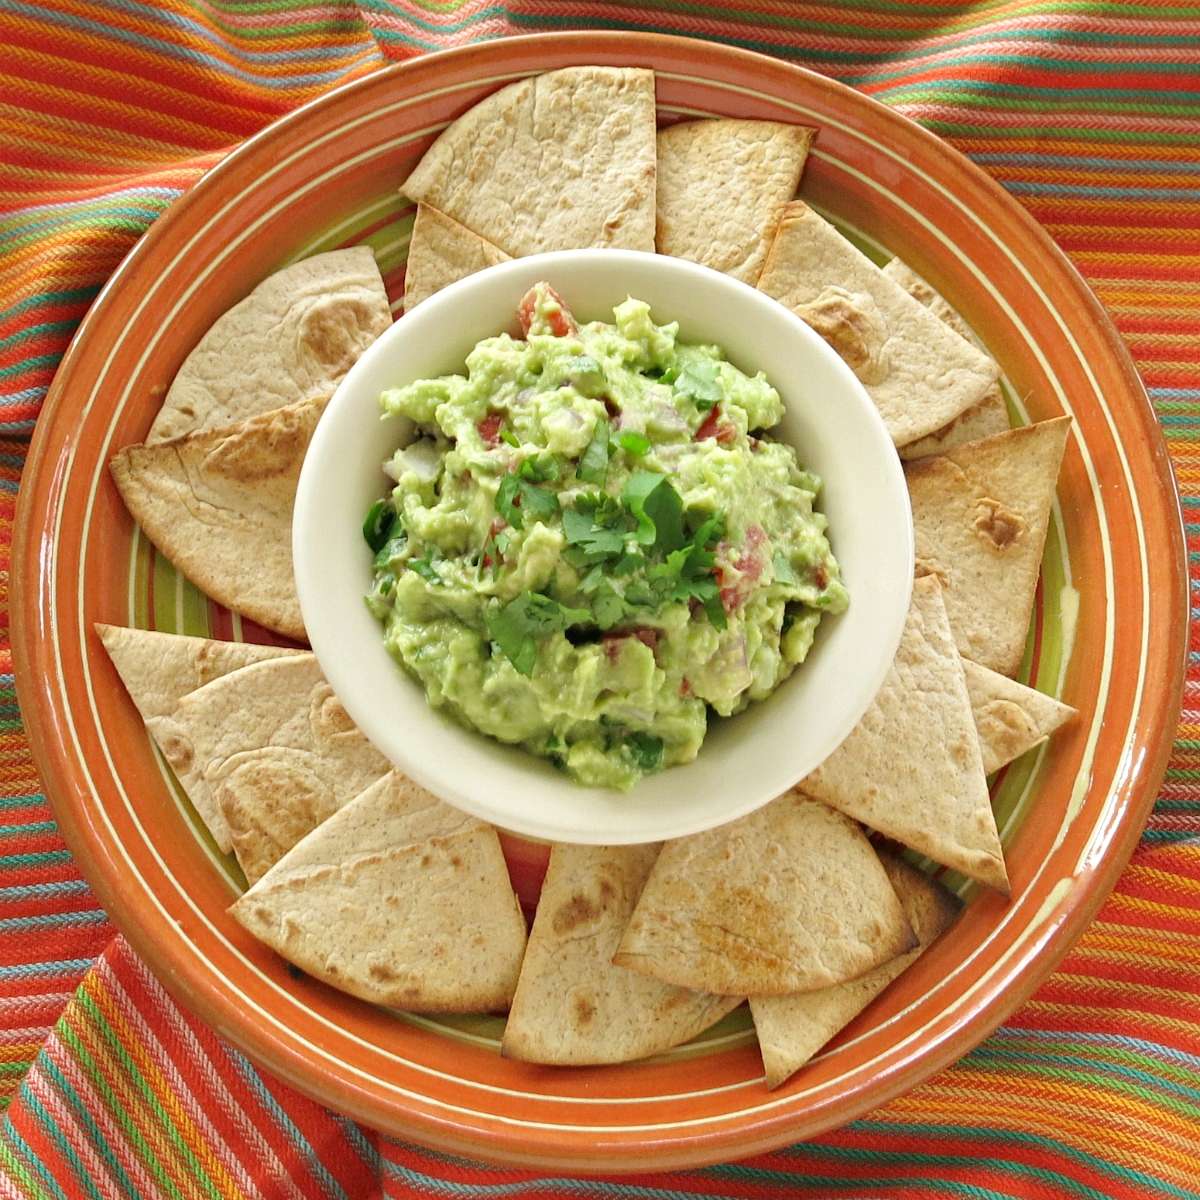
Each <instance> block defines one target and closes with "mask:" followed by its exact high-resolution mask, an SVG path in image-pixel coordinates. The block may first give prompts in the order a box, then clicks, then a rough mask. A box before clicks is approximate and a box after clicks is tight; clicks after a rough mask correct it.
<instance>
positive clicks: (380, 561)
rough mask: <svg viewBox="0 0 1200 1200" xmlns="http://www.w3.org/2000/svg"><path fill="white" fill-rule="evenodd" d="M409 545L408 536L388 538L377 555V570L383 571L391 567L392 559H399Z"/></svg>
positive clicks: (402, 534)
mask: <svg viewBox="0 0 1200 1200" xmlns="http://www.w3.org/2000/svg"><path fill="white" fill-rule="evenodd" d="M407 545H408V535H407V534H405V533H401V534H400V535H399V536H398V537H393V538H388V540H387V541H386V542H384V544H383V547H382V549H380V551H379V552H378V553H377V554H376V555H375V569H376V570H381V569H383V568H385V567H389V566H391V563H392V559H394V558H399V557H400V555H401V554H403V553H404V548H405V546H407Z"/></svg>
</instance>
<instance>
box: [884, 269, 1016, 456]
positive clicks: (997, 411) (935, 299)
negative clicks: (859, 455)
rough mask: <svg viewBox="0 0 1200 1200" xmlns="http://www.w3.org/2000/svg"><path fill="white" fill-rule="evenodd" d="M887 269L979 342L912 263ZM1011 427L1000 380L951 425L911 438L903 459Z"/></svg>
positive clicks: (937, 314)
mask: <svg viewBox="0 0 1200 1200" xmlns="http://www.w3.org/2000/svg"><path fill="white" fill-rule="evenodd" d="M883 273H884V274H885V275H886V276H888V278H889V279H894V280H895V281H896V282H897V283H898V284H899V285H900V286H901V287H902V288H903V289H904V290H905V291H906V292H907V293H908V294H909V295H910V296H911V297H912V298H913V299H914V300H919V301H920V302H921V303H922V304H923V305H925V307H926V308H927V309H929V311H930V312H931V313H933V315H934V316H935V317H937V319H938V320H939V321H944V322H945V323H946V324H947V325H949V326H950V328H951V329H953V330H954V332H955V333H957V334H958V335H959V336H960V337H964V338H966V339H967V341H968V342H971V343H972V344H974V345H977V346H978V345H979V339H978V338H977V337H976V336H975V334H974V332H973V331H972V329H971V327H970V325H968V324H967V323H966V321H964V320H963V318H962V317H961V316H960V315H959V313H958V312H957V311H956V310H955V309H953V308H951V307H950V305H949V304H948V303H947V302H946V300H945V298H944V297H943V296H942V295H941V294H940V293H938V292H936V291H934V289H933V288H932V287H930V286H929V284H928V283H926V282H925V280H924V279H922V278H921V276H920V275H918V274H917V273H916V271H914V270H913V269H912V268H911V267H909V266H907V265H906V264H904V263H902V262H901V261H900V260H899V259H898V258H893V259H892V261H891V262H890V263H888V264H887V266H885V267H884V268H883ZM980 349H981V350H983V351H984V353H985V354H986V353H987V351H986V350H985V349H984V348H983V347H982V346H980ZM1008 428H1009V422H1008V406H1007V405H1006V404H1005V403H1004V394H1003V392H1001V391H1000V384H999V383H993V384H992V386H991V387H990V388H988V390H987V393H986V394H985V395H984V397H983V399H982V400H980V401H979V403H978V404H975V405H972V406H971V407H970V408H968V409H967V410H966V412H964V413H962V414H961V415H960V416H957V417H955V418H954V420H953V421H951V422H950V424H949V425H946V426H944V427H943V428H941V429H939V430H938V431H937V432H936V433H931V434H930V435H929V436H928V437H923V438H921V439H920V440H919V441H916V442H910V443H909V444H908V445H907V446H905V447H904V448H903V449H902V450H901V451H900V457H901V458H903V459H906V460H907V459H912V458H924V457H925V456H926V455H929V454H942V453H943V452H945V451H946V450H949V449H950V448H951V447H952V446H961V445H962V444H963V442H974V441H976V440H978V439H979V438H985V437H991V436H992V435H993V434H995V433H1003V432H1004V431H1005V430H1006V429H1008Z"/></svg>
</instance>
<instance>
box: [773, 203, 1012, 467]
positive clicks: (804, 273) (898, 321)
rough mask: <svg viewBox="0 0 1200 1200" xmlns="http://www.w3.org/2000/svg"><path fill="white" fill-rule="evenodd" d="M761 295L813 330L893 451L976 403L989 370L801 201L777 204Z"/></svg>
mask: <svg viewBox="0 0 1200 1200" xmlns="http://www.w3.org/2000/svg"><path fill="white" fill-rule="evenodd" d="M758 286H759V289H760V290H761V291H764V292H766V293H767V294H768V295H769V296H772V297H774V299H776V300H778V301H779V302H780V303H781V304H783V305H785V306H786V307H787V308H790V309H791V310H792V311H793V312H794V313H796V314H797V316H799V317H801V318H802V319H803V320H804V321H805V322H806V323H807V324H808V325H810V326H811V327H812V328H813V329H815V330H816V331H817V333H819V334H820V335H821V336H822V337H823V338H824V339H825V340H826V341H827V342H828V343H829V344H830V345H831V346H832V347H833V348H834V350H836V351H837V353H838V354H839V355H840V356H841V358H842V360H843V361H844V362H845V363H846V364H847V365H848V366H849V367H850V368H851V370H853V371H854V373H855V374H856V375H857V376H858V378H859V379H860V380H861V381H862V384H863V386H864V387H865V388H866V390H867V392H868V393H869V394H870V397H871V399H872V400H874V401H875V405H876V407H877V408H878V409H879V411H880V413H881V414H882V416H883V419H884V422H885V424H886V425H887V427H888V432H889V433H890V434H891V435H892V440H893V441H894V442H895V443H896V445H897V446H904V445H907V444H908V443H909V442H915V441H916V440H917V439H918V438H922V437H925V435H926V434H930V433H933V432H934V431H935V430H938V429H941V428H942V427H943V426H945V425H946V424H948V423H949V422H950V421H953V420H954V418H955V417H957V416H958V415H959V413H962V412H965V411H966V410H967V409H968V408H970V407H971V406H972V405H974V404H977V403H978V402H979V401H980V400H982V399H983V397H984V395H985V394H986V393H987V390H988V388H990V387H991V386H992V384H993V383H995V382H996V377H997V374H998V369H997V367H996V364H995V363H994V362H992V360H991V359H990V358H988V356H987V355H986V354H984V353H983V352H982V351H981V350H979V349H977V348H976V347H975V346H973V345H971V343H970V342H968V341H966V340H965V339H963V338H961V337H959V336H958V334H956V333H955V332H954V331H953V330H951V329H949V328H947V327H946V325H944V324H943V323H942V322H941V321H939V320H938V319H937V317H935V316H934V315H933V313H931V312H930V311H929V310H928V309H926V308H925V307H924V305H922V304H920V303H919V302H918V301H916V300H914V299H913V298H912V297H911V296H910V295H908V293H907V292H905V290H904V289H903V288H902V287H900V285H899V284H897V283H896V282H895V281H894V280H892V279H890V278H888V276H887V275H885V274H884V273H883V271H881V270H880V269H879V268H878V267H877V266H876V265H875V264H874V263H873V262H871V260H870V259H869V258H867V256H866V255H865V254H863V253H862V252H861V251H860V250H858V249H857V248H856V247H855V246H854V245H852V244H851V243H850V242H849V241H848V240H847V239H846V238H844V237H842V235H841V234H840V233H838V231H837V230H836V229H835V228H834V227H833V226H832V225H831V224H829V222H828V221H826V220H824V219H823V218H821V217H819V216H818V215H817V214H816V213H815V212H813V210H812V209H811V208H809V207H808V205H806V204H804V203H803V202H802V201H799V200H795V201H792V202H791V203H790V204H788V205H786V206H785V208H784V212H783V219H782V220H781V221H780V223H779V229H778V231H777V232H776V234H775V240H774V241H773V242H772V243H771V249H770V251H769V252H768V254H767V261H766V265H765V266H764V267H763V272H762V277H761V278H760V279H759V281H758Z"/></svg>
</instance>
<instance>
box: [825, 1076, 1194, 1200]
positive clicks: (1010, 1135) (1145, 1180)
mask: <svg viewBox="0 0 1200 1200" xmlns="http://www.w3.org/2000/svg"><path fill="white" fill-rule="evenodd" d="M970 1057H971V1056H970V1055H968V1059H970ZM851 1128H853V1129H858V1130H862V1131H863V1132H865V1133H880V1134H882V1133H895V1131H896V1127H895V1125H892V1124H890V1123H888V1122H887V1121H871V1120H862V1121H855V1122H854V1124H853V1125H852V1126H851ZM906 1131H907V1132H909V1133H918V1134H925V1135H927V1136H930V1137H937V1136H946V1137H955V1138H961V1139H963V1140H964V1141H970V1142H981V1141H982V1142H987V1141H997V1142H1003V1143H1005V1144H1007V1145H1012V1146H1037V1147H1038V1148H1040V1149H1043V1150H1046V1151H1048V1152H1049V1153H1051V1154H1054V1155H1058V1156H1059V1157H1061V1158H1068V1159H1071V1160H1072V1161H1074V1162H1077V1163H1079V1164H1081V1165H1082V1166H1086V1167H1088V1168H1089V1169H1091V1170H1092V1171H1095V1172H1096V1174H1098V1175H1109V1176H1112V1177H1114V1178H1116V1179H1120V1180H1122V1181H1123V1182H1126V1183H1135V1184H1138V1185H1139V1186H1140V1187H1147V1186H1149V1187H1151V1188H1158V1189H1160V1190H1162V1191H1164V1192H1165V1193H1166V1194H1167V1195H1170V1196H1174V1197H1178V1200H1197V1198H1196V1194H1195V1193H1194V1192H1185V1191H1184V1190H1183V1189H1182V1188H1178V1187H1176V1186H1175V1185H1174V1184H1173V1183H1168V1182H1167V1181H1166V1180H1164V1179H1154V1178H1152V1177H1151V1176H1149V1175H1147V1174H1146V1173H1145V1172H1144V1171H1135V1170H1133V1169H1132V1168H1129V1167H1123V1166H1120V1165H1119V1164H1117V1163H1111V1162H1107V1161H1105V1160H1104V1159H1102V1158H1097V1157H1096V1156H1095V1155H1094V1154H1088V1153H1086V1152H1085V1151H1083V1150H1076V1149H1075V1148H1074V1147H1072V1146H1068V1145H1067V1144H1066V1143H1064V1142H1061V1141H1058V1140H1057V1139H1054V1138H1047V1137H1042V1136H1040V1135H1039V1134H1035V1133H1016V1132H1014V1131H1013V1130H1008V1129H977V1128H974V1127H972V1126H970V1125H950V1124H946V1123H944V1122H936V1123H928V1122H922V1123H920V1124H915V1125H908V1126H906ZM822 1150H824V1151H825V1152H828V1151H829V1148H828V1147H822ZM872 1153H873V1155H874V1156H875V1157H879V1158H885V1159H887V1160H888V1161H894V1162H906V1163H914V1164H915V1163H922V1162H929V1163H933V1164H938V1165H940V1163H941V1158H942V1156H940V1155H936V1154H930V1155H926V1154H908V1153H903V1152H896V1153H892V1152H889V1151H882V1150H881V1151H873V1152H872ZM948 1157H950V1158H954V1157H957V1156H948ZM964 1161H965V1162H966V1163H975V1162H978V1159H975V1158H966V1159H965V1160H964ZM1006 1165H1008V1166H1010V1167H1015V1168H1017V1169H1018V1170H1019V1172H1020V1173H1021V1174H1030V1175H1033V1176H1035V1177H1037V1178H1042V1177H1044V1176H1049V1177H1051V1178H1054V1179H1055V1180H1056V1181H1061V1182H1062V1183H1064V1184H1065V1185H1066V1186H1068V1187H1069V1188H1070V1190H1071V1191H1072V1192H1074V1193H1075V1194H1076V1195H1081V1196H1087V1197H1089V1198H1090V1200H1110V1197H1109V1196H1108V1195H1107V1194H1106V1193H1104V1192H1097V1191H1096V1190H1095V1189H1094V1188H1091V1187H1088V1186H1087V1185H1086V1184H1081V1183H1079V1182H1078V1181H1076V1180H1069V1179H1067V1178H1066V1177H1065V1176H1062V1177H1060V1176H1059V1174H1058V1172H1043V1171H1042V1170H1040V1169H1039V1168H1036V1167H1025V1165H1024V1164H1018V1163H1011V1162H1010V1163H1008V1164H1006Z"/></svg>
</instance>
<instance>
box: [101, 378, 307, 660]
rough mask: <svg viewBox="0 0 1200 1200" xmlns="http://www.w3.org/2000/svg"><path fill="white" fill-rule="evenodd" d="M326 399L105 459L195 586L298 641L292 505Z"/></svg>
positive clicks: (133, 508) (152, 533) (138, 514)
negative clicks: (301, 470)
mask: <svg viewBox="0 0 1200 1200" xmlns="http://www.w3.org/2000/svg"><path fill="white" fill-rule="evenodd" d="M324 404H325V400H324V399H320V400H302V401H301V402H300V403H299V404H291V405H288V407H287V408H278V409H276V410H275V411H274V412H269V413H262V414H260V415H259V416H256V417H250V418H249V419H248V420H246V421H239V422H238V423H237V424H236V425H229V426H227V427H226V428H224V429H211V430H206V431H205V432H203V433H192V434H188V435H187V436H185V437H181V438H176V439H175V440H174V441H172V442H159V443H157V444H155V445H153V446H151V445H139V446H126V448H125V449H124V450H122V451H120V452H119V453H118V454H117V455H116V457H114V458H113V460H112V462H111V463H110V469H111V471H112V477H113V481H114V482H115V483H116V485H117V488H118V490H119V491H120V493H121V498H122V499H123V500H124V501H125V507H126V508H128V509H129V511H130V513H131V514H132V515H133V518H134V520H136V521H137V523H138V524H139V525H141V527H142V529H143V530H144V531H145V533H146V536H147V537H148V538H149V539H150V540H151V541H152V542H153V543H154V544H155V546H157V547H158V549H159V550H161V551H162V553H163V554H165V555H166V556H167V558H169V559H170V560H171V561H172V562H173V563H174V564H175V566H176V567H178V568H179V570H180V571H182V572H183V573H184V574H185V575H186V576H187V577H188V578H189V579H190V580H191V581H192V582H193V583H194V584H195V585H196V586H197V587H199V588H200V589H201V591H204V592H206V593H207V594H208V595H209V596H211V597H212V598H213V599H214V600H216V601H217V602H218V603H220V604H223V605H225V607H226V608H229V609H232V610H233V611H234V612H239V613H241V614H242V615H243V616H246V617H249V618H251V620H254V621H257V622H258V623H259V624H260V625H264V626H265V627H266V628H267V629H274V630H275V631H276V632H277V633H282V634H284V635H285V636H287V637H293V638H297V639H303V638H304V636H305V635H304V622H303V620H302V619H301V616H300V600H299V598H298V597H297V595H296V584H295V580H294V579H293V576H292V506H293V504H294V503H295V499H296V484H297V482H298V480H299V478H300V468H301V466H302V465H303V463H304V455H305V453H306V452H307V451H308V443H309V441H310V439H311V438H312V434H313V430H314V429H316V427H317V421H318V420H319V418H320V416H321V412H322V409H323V408H324Z"/></svg>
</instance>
